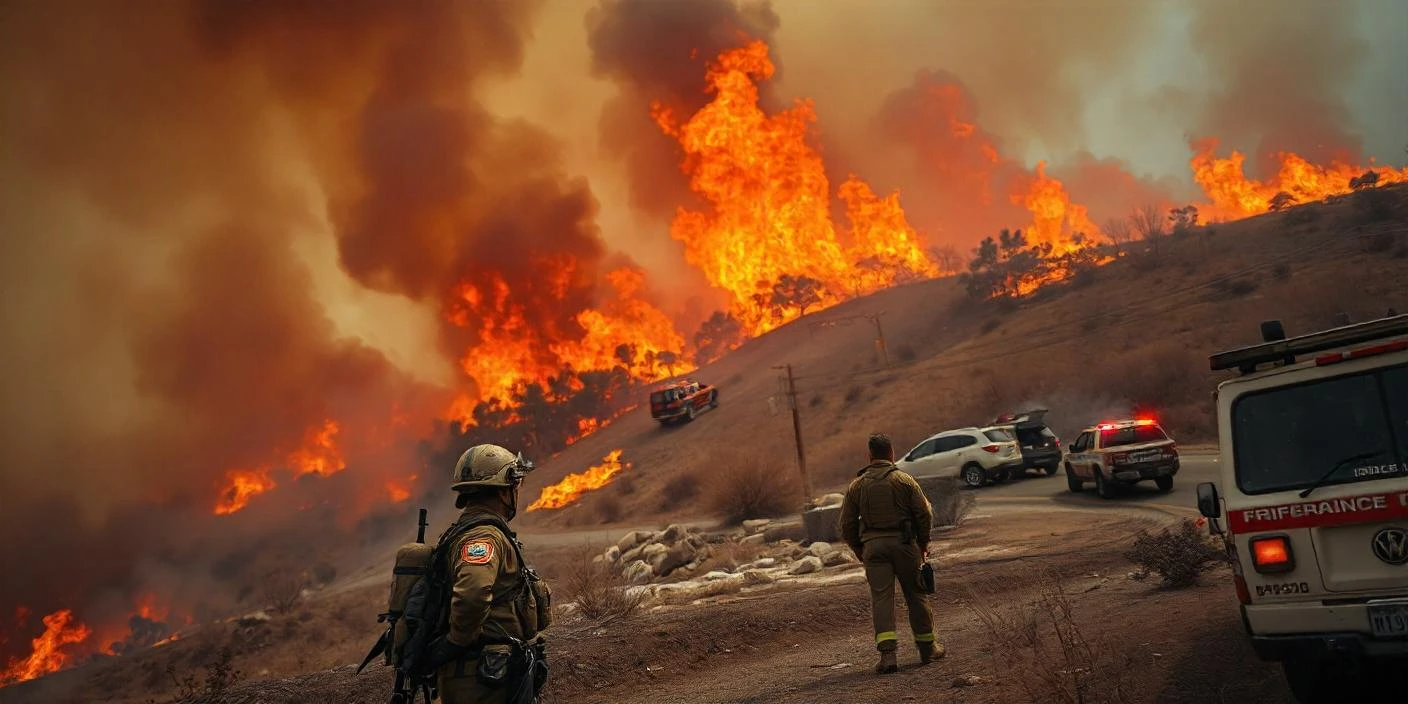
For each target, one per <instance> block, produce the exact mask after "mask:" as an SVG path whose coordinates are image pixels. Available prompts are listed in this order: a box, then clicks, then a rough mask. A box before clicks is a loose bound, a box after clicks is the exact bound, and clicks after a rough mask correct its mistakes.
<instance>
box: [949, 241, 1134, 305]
mask: <svg viewBox="0 0 1408 704" xmlns="http://www.w3.org/2000/svg"><path fill="white" fill-rule="evenodd" d="M1101 259H1102V258H1101V257H1100V255H1099V254H1097V252H1096V249H1095V246H1094V242H1092V241H1091V240H1089V239H1088V238H1087V237H1086V236H1085V234H1084V233H1081V232H1077V233H1074V234H1073V235H1071V237H1070V238H1069V241H1068V243H1067V244H1066V245H1065V246H1063V247H1062V248H1061V250H1060V251H1059V253H1058V252H1057V250H1056V247H1055V246H1054V245H1053V244H1052V243H1050V242H1036V243H1031V242H1029V241H1028V240H1027V236H1026V234H1025V233H1023V232H1022V231H1021V230H1003V231H1002V232H1000V233H998V236H997V239H993V238H992V237H986V238H984V239H983V241H982V242H980V243H979V244H978V247H977V249H975V250H973V259H972V261H970V262H969V263H968V271H967V272H966V273H964V274H962V275H961V279H960V280H961V281H962V282H963V285H964V288H965V289H966V290H967V292H968V295H969V296H970V297H972V298H977V299H988V298H1019V297H1021V296H1025V295H1027V294H1030V293H1032V292H1033V291H1035V290H1037V289H1038V288H1040V287H1041V285H1042V284H1045V283H1051V282H1055V281H1063V280H1065V279H1068V278H1070V277H1072V276H1074V275H1075V274H1077V273H1079V272H1081V271H1084V270H1087V269H1089V268H1091V267H1094V266H1098V265H1099V264H1100V263H1101ZM1105 259H1106V260H1108V258H1105Z"/></svg>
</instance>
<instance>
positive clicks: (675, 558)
mask: <svg viewBox="0 0 1408 704" xmlns="http://www.w3.org/2000/svg"><path fill="white" fill-rule="evenodd" d="M656 544H657V545H659V543H656ZM661 547H662V548H663V547H664V546H661ZM698 555H699V551H698V550H696V549H695V547H694V546H692V545H690V544H689V543H688V542H687V541H681V542H678V543H675V544H674V545H673V546H671V547H669V548H664V550H663V552H660V553H657V554H656V555H654V556H652V557H651V558H650V559H649V562H650V567H651V569H652V570H654V571H655V574H656V576H658V577H664V576H665V575H667V574H669V573H671V572H673V571H675V569H676V568H679V567H683V566H685V565H687V564H689V563H690V562H692V561H694V559H695V558H696V557H698Z"/></svg>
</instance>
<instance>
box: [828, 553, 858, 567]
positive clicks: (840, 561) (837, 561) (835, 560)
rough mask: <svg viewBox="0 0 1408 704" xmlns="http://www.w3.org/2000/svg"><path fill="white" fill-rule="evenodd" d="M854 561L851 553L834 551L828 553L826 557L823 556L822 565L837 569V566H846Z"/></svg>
mask: <svg viewBox="0 0 1408 704" xmlns="http://www.w3.org/2000/svg"><path fill="white" fill-rule="evenodd" d="M853 561H854V558H852V557H851V555H850V553H847V552H844V551H841V550H833V551H831V552H829V553H827V554H826V555H825V556H823V557H822V558H821V564H823V565H825V566H827V567H835V566H836V565H844V564H846V563H848V562H853Z"/></svg>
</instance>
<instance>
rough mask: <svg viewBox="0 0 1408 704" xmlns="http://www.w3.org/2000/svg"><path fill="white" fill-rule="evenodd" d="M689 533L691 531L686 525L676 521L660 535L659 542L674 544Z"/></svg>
mask: <svg viewBox="0 0 1408 704" xmlns="http://www.w3.org/2000/svg"><path fill="white" fill-rule="evenodd" d="M688 534H689V531H688V530H687V529H686V528H685V527H684V526H682V525H680V524H678V523H675V524H672V525H670V526H669V527H668V528H666V529H665V532H664V534H663V535H661V536H660V540H659V542H662V543H668V544H670V545H674V544H675V543H678V542H679V541H680V538H683V537H685V536H686V535H688Z"/></svg>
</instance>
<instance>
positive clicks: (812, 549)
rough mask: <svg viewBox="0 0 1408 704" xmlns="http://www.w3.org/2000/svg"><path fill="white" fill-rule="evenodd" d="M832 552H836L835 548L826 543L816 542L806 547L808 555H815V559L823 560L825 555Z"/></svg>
mask: <svg viewBox="0 0 1408 704" xmlns="http://www.w3.org/2000/svg"><path fill="white" fill-rule="evenodd" d="M833 552H836V548H834V547H832V545H831V543H827V542H820V541H818V542H815V543H812V544H811V545H808V546H807V554H808V555H816V556H817V557H820V558H822V559H823V560H824V559H826V556H827V555H830V554H831V553H833Z"/></svg>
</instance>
